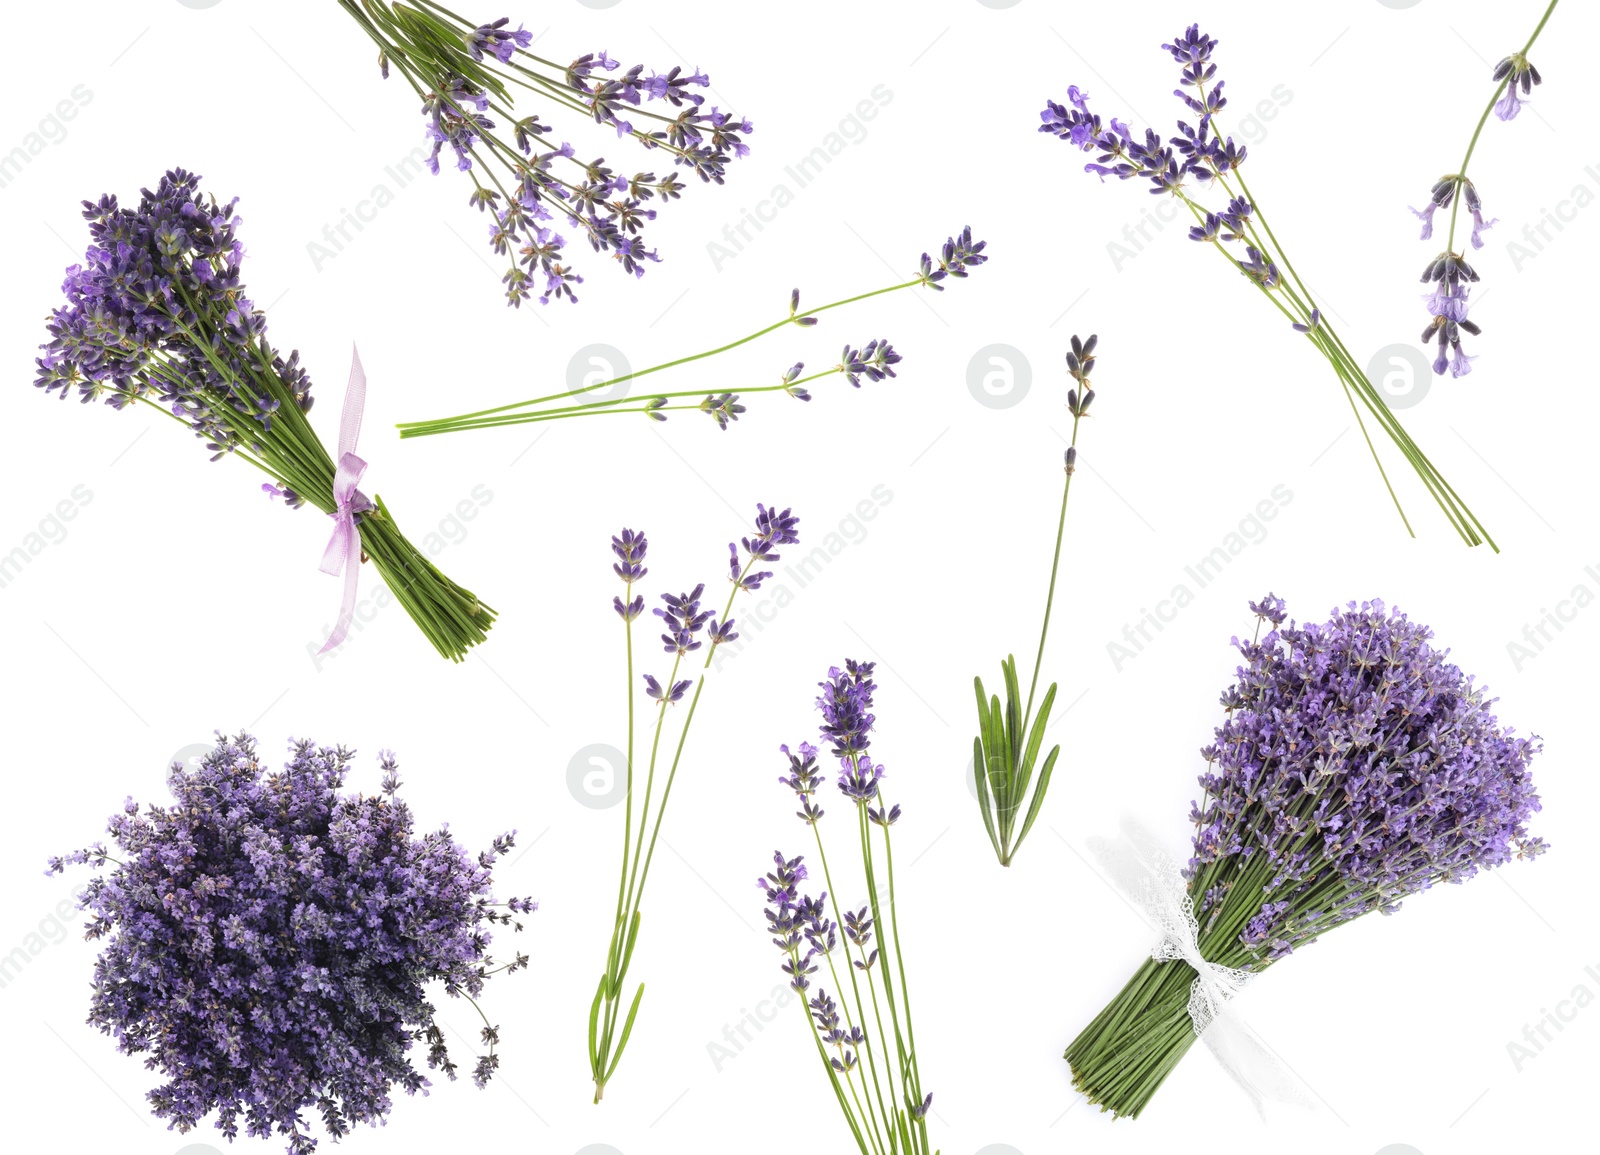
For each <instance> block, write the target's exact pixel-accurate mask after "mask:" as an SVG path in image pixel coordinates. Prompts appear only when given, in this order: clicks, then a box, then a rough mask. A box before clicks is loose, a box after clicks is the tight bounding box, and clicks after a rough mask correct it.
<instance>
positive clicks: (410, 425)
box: [396, 277, 922, 437]
mask: <svg viewBox="0 0 1600 1155" xmlns="http://www.w3.org/2000/svg"><path fill="white" fill-rule="evenodd" d="M920 284H922V278H920V277H918V278H915V279H913V280H910V281H904V282H902V283H900V284H898V285H889V286H888V287H886V288H882V289H874V290H872V291H871V292H870V293H858V294H856V295H855V296H853V297H844V298H842V299H840V300H837V301H830V302H829V303H828V304H826V305H819V306H817V307H816V308H815V309H806V310H804V311H802V312H799V313H795V314H794V315H793V316H789V317H785V318H784V319H783V320H781V321H778V322H776V323H774V324H771V325H768V326H766V327H765V328H762V329H757V330H756V331H755V332H754V333H751V334H750V335H749V336H746V337H740V338H739V339H738V340H736V341H729V342H728V343H727V344H725V345H719V346H717V347H716V348H714V349H707V350H705V351H704V352H702V353H694V354H691V355H690V356H687V357H679V358H677V359H676V360H672V361H663V362H662V363H661V364H659V365H651V366H650V367H649V368H647V369H640V370H637V371H636V372H632V373H624V374H622V375H621V376H618V377H612V378H611V379H610V380H607V381H596V382H595V383H594V384H592V385H582V386H579V387H578V388H576V389H567V390H564V391H563V392H560V393H551V394H548V395H546V396H544V397H533V398H530V399H529V400H527V401H515V402H512V403H510V404H508V405H497V406H495V407H494V408H492V409H479V410H477V411H475V412H472V413H461V414H457V415H456V416H454V417H436V418H433V419H431V420H427V421H403V422H400V423H398V424H397V425H396V428H397V429H400V430H401V431H402V432H401V436H402V437H404V436H407V434H406V433H405V432H404V431H405V430H421V429H427V430H428V431H430V432H435V431H437V432H448V431H449V427H452V426H454V425H455V424H456V423H458V422H464V421H470V420H471V419H473V418H477V417H489V416H493V415H495V414H499V413H505V412H508V411H510V410H513V409H526V408H528V407H530V406H533V405H543V404H544V403H546V402H548V401H559V400H561V399H562V398H563V397H572V396H575V395H577V394H580V393H592V392H593V391H595V390H597V389H605V388H609V387H610V386H612V385H618V384H621V383H622V382H624V381H635V380H637V379H639V378H640V377H646V376H649V375H650V374H651V373H659V372H661V371H662V370H665V369H673V368H676V367H677V366H679V365H688V364H691V363H692V362H695V361H703V360H705V359H706V358H707V357H715V356H718V355H719V354H722V353H726V352H728V351H730V350H732V349H737V348H739V346H741V345H748V344H749V343H750V342H751V341H754V340H756V339H757V338H760V337H765V336H766V335H767V334H768V333H772V332H776V331H777V330H778V329H781V328H783V327H784V326H785V325H792V324H795V323H796V322H799V321H801V320H803V319H805V318H807V317H815V316H816V315H817V314H818V313H825V312H827V311H828V310H829V309H837V308H840V307H841V306H843V305H850V304H854V303H855V302H857V301H865V300H867V299H868V298H869V297H879V296H882V295H883V294H885V293H894V292H898V291H899V290H901V289H909V288H912V287H913V286H915V285H920ZM410 436H419V434H416V433H412V434H410Z"/></svg>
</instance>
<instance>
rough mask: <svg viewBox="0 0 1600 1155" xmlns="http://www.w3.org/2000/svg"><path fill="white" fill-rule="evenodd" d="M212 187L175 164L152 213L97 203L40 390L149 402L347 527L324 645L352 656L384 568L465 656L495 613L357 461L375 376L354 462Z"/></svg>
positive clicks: (352, 389)
mask: <svg viewBox="0 0 1600 1155" xmlns="http://www.w3.org/2000/svg"><path fill="white" fill-rule="evenodd" d="M199 185H200V178H199V177H198V176H197V175H195V174H194V173H189V172H185V171H184V170H183V169H173V170H172V171H171V172H168V173H167V174H166V175H164V176H163V177H162V178H161V182H160V184H159V185H157V187H156V189H155V191H154V192H152V191H150V190H149V189H144V190H142V191H141V195H140V201H139V207H138V208H137V209H130V208H124V207H122V206H121V205H119V204H118V203H117V198H116V197H115V196H111V195H107V196H102V197H101V198H100V200H99V201H98V202H95V201H85V202H83V204H84V210H83V216H84V219H85V220H87V221H88V222H89V235H90V238H91V240H90V244H89V247H88V249H87V250H86V252H85V255H84V261H83V264H81V265H73V266H71V267H70V268H68V269H67V278H66V281H65V282H64V283H63V284H62V291H63V292H64V293H65V294H66V297H67V304H66V305H64V306H62V307H60V308H57V309H56V310H55V311H54V312H53V313H52V314H51V316H50V321H49V324H48V329H49V332H50V340H49V341H48V342H47V343H46V344H44V345H43V346H41V348H42V349H43V350H44V354H43V356H41V357H39V358H38V359H37V364H38V376H37V379H36V381H35V384H36V385H37V386H39V387H40V388H42V389H44V390H45V391H46V392H47V393H59V395H60V396H61V398H62V399H63V400H64V399H65V398H66V397H67V396H68V395H69V394H71V393H76V394H77V395H78V399H79V400H80V401H81V402H83V403H85V404H87V403H89V402H91V401H104V402H105V403H106V404H108V405H110V406H111V407H112V408H114V409H119V410H120V409H127V408H129V407H130V406H133V405H135V404H138V405H147V406H149V407H151V408H153V409H156V410H159V411H160V412H162V413H164V414H166V415H167V416H168V417H170V418H171V419H172V420H174V421H176V422H178V423H179V424H181V425H186V426H188V427H189V428H190V429H191V430H192V431H193V432H194V435H195V436H196V437H198V438H199V439H200V440H201V442H203V443H204V444H205V446H206V448H207V449H208V450H209V451H210V452H211V455H212V456H211V459H212V460H213V461H216V460H219V459H220V458H223V457H228V456H234V457H241V458H243V459H244V460H246V461H248V462H250V463H251V464H252V465H254V466H256V467H257V468H258V469H260V470H262V471H263V472H265V473H266V474H267V475H268V476H269V477H270V478H271V479H272V480H271V481H270V482H267V483H266V484H264V485H263V486H262V489H263V490H265V491H266V492H267V493H268V494H269V495H270V496H272V497H274V498H282V499H283V501H284V503H285V504H286V505H288V506H289V507H290V508H298V507H299V506H302V505H306V504H310V505H313V506H315V507H316V508H317V509H320V510H321V511H322V512H323V513H325V514H327V515H328V516H329V517H331V518H332V519H333V523H334V524H333V532H332V535H331V538H330V540H329V542H328V547H327V549H326V551H325V553H324V556H323V559H322V569H323V572H325V573H329V574H333V575H339V574H341V573H342V574H343V576H344V594H343V600H342V603H341V606H340V610H339V616H338V619H337V621H336V623H335V625H334V627H333V629H332V630H331V631H330V633H329V636H328V639H327V641H326V643H325V644H324V645H323V650H324V651H327V650H330V649H332V648H334V647H335V646H337V645H339V644H340V643H341V642H342V641H343V640H344V638H345V635H346V633H347V632H348V631H349V629H350V626H351V623H352V621H353V619H354V613H355V605H356V584H357V574H358V571H359V568H360V565H361V563H362V562H364V561H370V562H372V564H373V566H374V567H375V568H376V569H377V571H378V573H379V574H380V575H381V576H382V577H383V580H384V581H385V582H387V583H388V586H389V589H390V590H391V591H392V592H393V594H394V597H395V599H396V600H397V601H399V602H400V604H401V605H403V606H405V608H406V611H407V612H408V613H409V614H410V615H411V617H412V620H414V621H415V622H416V623H417V625H418V626H419V627H420V628H421V629H422V632H423V633H425V634H426V635H427V636H428V640H429V641H431V642H432V643H433V645H434V648H435V649H437V650H438V651H439V653H441V654H442V655H444V656H445V657H447V658H450V659H451V660H453V661H460V660H461V658H462V657H463V656H464V655H465V654H466V651H467V649H468V648H469V647H471V646H475V645H477V644H478V643H479V642H481V641H483V640H484V637H485V636H486V634H487V631H488V630H489V628H490V626H491V625H493V623H494V617H495V614H494V611H493V610H492V609H490V608H489V607H488V606H486V605H484V604H483V603H481V602H480V601H479V600H478V598H477V596H476V595H474V594H473V593H472V592H471V591H470V590H466V589H463V588H462V587H460V586H458V585H456V583H455V582H453V581H451V580H450V579H449V578H447V577H445V576H444V574H442V573H440V572H439V570H438V569H437V568H436V567H435V566H434V565H433V563H432V562H430V561H429V560H428V559H427V557H425V556H424V555H423V554H422V553H421V552H420V551H419V550H417V548H416V547H415V546H413V545H412V544H411V543H410V542H409V541H407V540H406V538H405V536H404V535H403V534H402V533H401V532H400V529H399V527H398V526H397V525H396V524H395V521H394V518H393V516H392V515H391V514H390V513H389V510H388V508H387V507H385V505H384V504H383V499H382V498H380V497H377V496H373V497H370V498H369V497H368V496H367V495H366V494H365V493H363V492H362V491H361V489H360V488H359V487H360V483H361V480H362V477H363V475H364V474H365V472H366V469H367V463H366V462H365V461H364V460H362V458H360V457H359V456H357V454H356V452H355V450H356V439H357V436H358V434H359V433H360V429H361V407H362V401H363V399H364V396H365V392H366V376H365V374H364V373H363V372H362V370H361V362H360V360H359V358H357V359H356V360H355V361H354V362H353V364H352V366H351V372H350V385H349V389H348V391H347V392H346V395H345V405H344V411H343V414H342V418H341V421H340V429H339V457H338V462H337V464H335V461H334V459H333V458H332V457H331V456H330V455H329V454H328V451H327V450H326V449H325V448H324V447H323V445H322V442H321V441H320V440H319V439H318V437H317V434H316V431H315V430H313V429H312V428H311V424H310V422H309V421H308V420H307V418H306V415H307V413H309V412H310V410H311V402H312V397H311V379H310V377H309V376H308V375H307V374H306V371H305V369H304V367H302V366H301V364H300V355H299V353H297V352H291V353H290V354H289V355H288V357H287V358H286V357H283V356H282V355H281V354H279V353H277V352H276V351H274V349H273V348H272V346H271V345H270V344H268V342H267V337H266V326H267V322H266V317H265V316H264V315H263V314H262V312H261V311H260V310H259V309H257V308H256V307H255V305H254V304H253V303H252V302H251V301H250V300H249V298H248V297H246V296H245V287H244V284H243V282H242V281H241V280H240V270H239V266H240V262H241V261H242V259H243V256H244V246H243V245H242V244H241V243H240V241H239V239H238V236H237V232H238V226H239V217H238V216H237V215H236V214H235V212H234V206H235V205H236V204H237V203H238V201H237V198H235V199H234V200H232V201H229V202H226V203H218V201H217V200H216V198H215V197H211V196H207V195H204V194H202V193H201V192H200V191H199Z"/></svg>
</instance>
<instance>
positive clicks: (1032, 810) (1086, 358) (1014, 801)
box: [972, 333, 1100, 866]
mask: <svg viewBox="0 0 1600 1155" xmlns="http://www.w3.org/2000/svg"><path fill="white" fill-rule="evenodd" d="M1099 343H1100V338H1099V337H1098V336H1097V335H1095V334H1093V333H1091V334H1090V335H1089V338H1088V340H1082V339H1080V338H1079V337H1078V336H1077V335H1076V334H1074V335H1073V337H1072V348H1071V350H1070V351H1069V352H1068V353H1067V357H1066V360H1067V373H1068V374H1069V375H1070V376H1071V377H1072V380H1073V385H1072V387H1071V388H1069V389H1068V390H1067V411H1068V412H1070V413H1071V414H1072V437H1071V440H1070V441H1069V442H1068V444H1067V449H1066V453H1065V454H1064V455H1063V470H1064V472H1065V474H1066V480H1065V481H1064V482H1063V483H1062V486H1061V512H1060V514H1059V515H1058V516H1057V518H1056V548H1055V553H1054V555H1052V558H1051V561H1050V586H1049V589H1048V591H1047V592H1046V594H1045V601H1044V623H1043V624H1042V625H1041V626H1040V627H1039V649H1038V652H1037V653H1036V654H1035V655H1034V659H1033V677H1032V679H1031V680H1030V681H1029V683H1028V699H1027V703H1026V705H1022V704H1021V703H1020V699H1021V695H1020V693H1019V692H1018V682H1017V660H1016V658H1015V657H1014V656H1012V655H1010V654H1007V655H1006V660H1005V661H1004V662H1002V663H1001V664H1000V670H1001V676H1002V679H1003V680H1004V682H1005V685H1006V701H1005V707H1004V711H1003V712H1002V709H1001V704H1000V698H999V696H998V695H993V696H990V695H986V694H985V692H984V688H983V679H982V678H973V679H972V683H973V689H974V691H975V692H976V694H977V698H978V734H977V736H976V737H975V738H973V740H972V773H973V779H974V782H975V784H976V786H977V791H978V810H979V812H980V813H981V814H982V815H983V826H984V830H986V831H987V832H988V835H989V842H990V844H991V845H992V846H993V847H994V852H995V857H997V858H998V859H999V860H1000V865H1001V866H1010V865H1011V859H1012V857H1013V856H1014V855H1015V854H1016V852H1017V850H1018V848H1019V847H1021V845H1022V840H1023V839H1024V838H1026V837H1027V836H1028V831H1029V830H1031V829H1033V823H1034V820H1035V819H1036V818H1038V817H1039V808H1040V807H1041V806H1042V805H1043V804H1044V796H1045V791H1046V790H1048V789H1049V787H1050V776H1051V774H1052V772H1054V770H1055V765H1056V758H1057V757H1058V756H1059V755H1060V753H1061V746H1060V744H1059V743H1058V744H1057V745H1055V746H1053V747H1051V750H1050V753H1049V754H1048V755H1046V756H1045V760H1044V765H1043V767H1041V769H1040V771H1039V781H1038V783H1037V785H1035V786H1034V790H1033V801H1032V802H1031V803H1030V804H1029V805H1028V813H1027V817H1026V818H1024V819H1023V823H1022V830H1021V832H1020V833H1016V834H1015V837H1013V833H1014V832H1015V824H1016V817H1017V813H1018V811H1020V810H1021V809H1022V804H1023V803H1024V802H1026V801H1027V800H1028V786H1029V784H1030V782H1031V781H1032V779H1033V767H1034V762H1035V760H1036V759H1037V758H1038V755H1039V750H1040V748H1041V747H1042V745H1043V743H1044V731H1045V727H1046V726H1047V725H1048V724H1049V721H1050V707H1051V706H1052V705H1054V704H1055V699H1056V683H1054V682H1051V683H1050V688H1049V689H1048V690H1046V691H1045V695H1044V702H1043V703H1042V704H1041V705H1040V707H1039V715H1038V718H1037V719H1035V718H1034V714H1033V697H1034V693H1035V692H1036V691H1037V690H1038V688H1039V671H1040V670H1041V669H1043V668H1044V643H1045V639H1046V637H1048V636H1049V633H1050V611H1051V609H1052V607H1053V606H1054V605H1055V599H1056V578H1057V576H1058V575H1059V573H1060V570H1061V543H1062V540H1063V539H1064V537H1065V535H1066V527H1067V499H1068V498H1069V497H1070V496H1071V495H1072V478H1073V475H1074V473H1076V471H1077V465H1078V426H1079V425H1080V424H1081V423H1082V421H1083V419H1084V418H1085V417H1087V416H1089V407H1090V405H1092V404H1093V403H1094V398H1095V390H1094V387H1093V386H1092V385H1091V384H1090V381H1089V375H1090V374H1091V373H1092V372H1093V371H1094V365H1095V360H1096V355H1095V349H1096V347H1097V346H1098V345H1099ZM1030 723H1032V726H1031V728H1030V725H1029V724H1030ZM991 794H992V795H993V797H994V802H993V804H992V805H991V803H990V795H991Z"/></svg>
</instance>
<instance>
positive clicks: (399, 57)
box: [339, 0, 754, 306]
mask: <svg viewBox="0 0 1600 1155" xmlns="http://www.w3.org/2000/svg"><path fill="white" fill-rule="evenodd" d="M339 6H340V7H341V8H343V9H344V10H345V12H346V13H347V14H349V15H350V17H351V18H353V19H354V20H355V21H356V23H357V24H359V25H360V26H361V28H362V30H363V31H365V32H366V34H367V35H368V36H369V37H370V38H371V39H372V41H373V43H374V44H375V45H377V48H378V67H379V69H380V70H381V72H382V74H383V77H384V78H385V79H388V77H389V72H390V69H391V68H392V69H394V70H395V71H397V72H399V73H400V75H401V76H402V77H403V78H404V79H405V81H406V83H408V84H409V85H410V86H411V87H412V89H414V90H415V92H416V95H417V98H418V99H419V100H420V101H421V102H422V114H423V117H424V121H425V125H426V128H425V132H426V134H427V139H428V140H429V141H430V142H431V144H432V155H431V156H430V157H429V159H428V167H429V168H430V169H432V170H433V172H435V173H437V172H438V171H439V168H440V159H441V157H442V155H443V154H444V152H445V150H446V149H447V148H448V149H449V153H450V159H451V160H452V162H453V164H454V166H455V167H456V168H457V169H459V170H460V171H462V172H464V173H466V174H467V175H468V176H469V177H470V178H471V180H472V194H471V197H470V198H469V203H470V204H471V205H472V206H473V207H474V208H477V209H478V210H479V211H481V212H483V213H485V214H487V216H488V218H489V230H488V233H489V244H490V247H491V248H492V249H493V250H494V251H495V253H496V254H498V255H499V256H502V257H509V258H510V259H511V265H510V267H509V268H508V269H507V270H506V274H505V277H504V278H503V280H504V283H505V286H506V302H507V303H508V304H510V305H514V306H521V304H522V302H523V301H525V300H527V299H528V298H529V297H530V296H532V295H534V294H536V293H537V294H538V295H539V302H540V304H548V303H549V302H550V300H551V299H552V298H554V299H557V300H559V299H560V298H562V297H566V298H567V299H568V300H569V301H573V302H576V301H577V299H578V297H577V294H576V292H575V286H577V285H579V284H582V283H583V277H582V276H580V275H579V273H578V272H577V270H576V269H575V268H574V267H573V266H572V265H571V264H569V263H568V260H567V255H566V245H567V238H566V237H565V236H563V235H562V234H560V233H558V232H557V231H556V229H557V227H559V226H560V225H561V223H562V222H565V224H566V225H567V226H568V227H569V228H570V229H572V230H574V231H575V232H576V234H577V235H579V236H581V237H582V238H583V239H584V240H586V241H588V242H589V247H590V248H592V249H593V250H594V251H595V252H596V253H607V254H609V255H610V256H611V258H612V259H613V260H614V261H615V262H616V263H617V264H618V265H620V266H621V267H622V269H623V271H624V272H627V273H631V274H632V275H633V276H634V277H642V276H644V272H645V266H646V264H647V263H651V262H657V261H659V260H660V259H661V258H660V257H659V256H657V255H656V252H655V251H654V250H653V249H650V248H648V247H646V245H645V240H644V230H645V228H646V227H647V226H648V225H649V223H650V222H651V221H653V220H655V217H656V211H657V210H656V208H655V206H656V205H665V204H666V203H667V202H668V201H673V200H677V199H678V198H679V197H680V196H682V195H683V189H684V185H683V183H682V182H681V181H679V180H678V178H677V175H676V174H675V173H674V172H672V171H670V170H668V171H666V172H660V173H658V172H656V171H653V170H652V171H637V172H634V173H633V174H632V175H627V174H624V173H623V172H621V171H619V170H618V169H617V168H615V167H614V166H613V165H611V164H608V163H607V162H606V158H605V157H603V156H602V157H595V158H594V159H592V160H580V159H579V157H578V153H577V150H576V148H574V147H573V145H572V144H570V143H569V142H568V141H566V140H565V139H563V138H562V136H561V134H558V133H557V132H556V130H555V129H554V128H553V127H552V126H550V125H548V124H545V123H543V122H542V121H541V120H540V119H539V115H540V113H552V114H555V115H557V116H559V117H560V118H561V119H562V120H564V121H565V122H569V123H570V122H575V121H578V120H586V121H589V122H591V123H592V124H594V125H599V126H603V127H604V128H606V129H608V130H611V131H612V132H614V134H615V135H614V136H611V138H610V139H612V140H614V141H617V142H620V141H622V140H623V139H627V140H630V141H632V142H633V143H635V144H637V145H639V146H641V147H643V148H644V149H645V150H646V151H648V152H653V153H655V154H656V158H657V161H658V163H662V164H666V163H670V164H671V165H672V166H674V167H676V168H683V169H685V170H687V171H688V172H691V173H693V174H694V175H695V176H697V177H699V178H700V180H701V181H703V182H705V183H708V184H721V183H722V182H723V179H724V176H725V174H726V172H727V166H728V164H729V163H730V162H732V161H734V160H736V159H738V158H739V157H742V156H747V155H749V152H750V148H749V146H748V145H746V144H745V137H746V136H748V135H749V134H750V133H751V132H753V131H754V128H753V126H752V125H751V124H750V121H749V120H747V119H745V118H744V117H741V116H736V115H734V114H733V113H731V112H724V111H722V110H721V109H719V108H718V107H717V106H715V105H712V106H711V107H710V108H709V109H707V108H706V107H705V97H704V96H702V95H701V94H700V93H699V92H696V91H695V90H696V89H703V88H708V87H709V86H710V84H711V78H710V77H708V76H707V75H706V74H705V73H703V72H701V71H700V70H699V69H698V68H696V69H694V70H692V71H686V70H685V69H683V68H682V67H673V68H670V69H668V70H667V71H665V72H656V71H652V72H651V73H650V74H649V75H648V76H647V75H645V69H644V66H643V65H638V64H636V65H633V66H632V67H629V68H625V69H623V68H622V66H621V64H620V63H619V62H618V61H616V60H615V59H613V58H612V57H611V56H610V55H609V54H608V53H606V52H605V51H600V52H586V53H584V54H582V55H581V56H578V57H576V58H575V59H573V60H570V61H569V62H568V63H566V64H559V63H557V62H556V61H554V60H550V59H547V58H545V57H543V56H540V55H539V54H537V53H536V52H535V51H534V50H533V49H534V40H535V37H534V35H533V33H531V32H529V31H527V30H526V29H525V28H522V27H521V26H520V25H519V26H518V27H517V28H515V29H513V28H511V26H510V24H511V22H510V20H509V19H508V18H505V17H502V18H500V19H498V20H495V21H492V22H490V23H487V24H479V25H474V24H473V23H472V22H471V21H469V20H467V19H466V18H465V17H462V16H458V15H456V14H455V13H454V12H452V11H450V10H449V9H448V8H445V7H443V6H442V5H439V4H435V3H432V0H414V2H413V3H409V4H406V3H387V2H385V0H339ZM619 69H621V71H618V70H619ZM519 95H520V97H521V99H522V100H523V102H524V106H523V107H521V108H519V107H518V104H517V100H518V97H519ZM530 100H531V101H532V102H533V103H535V104H536V105H537V106H538V109H539V112H535V113H532V114H527V113H526V105H527V103H528V102H529V101H530ZM558 142H559V143H558Z"/></svg>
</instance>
